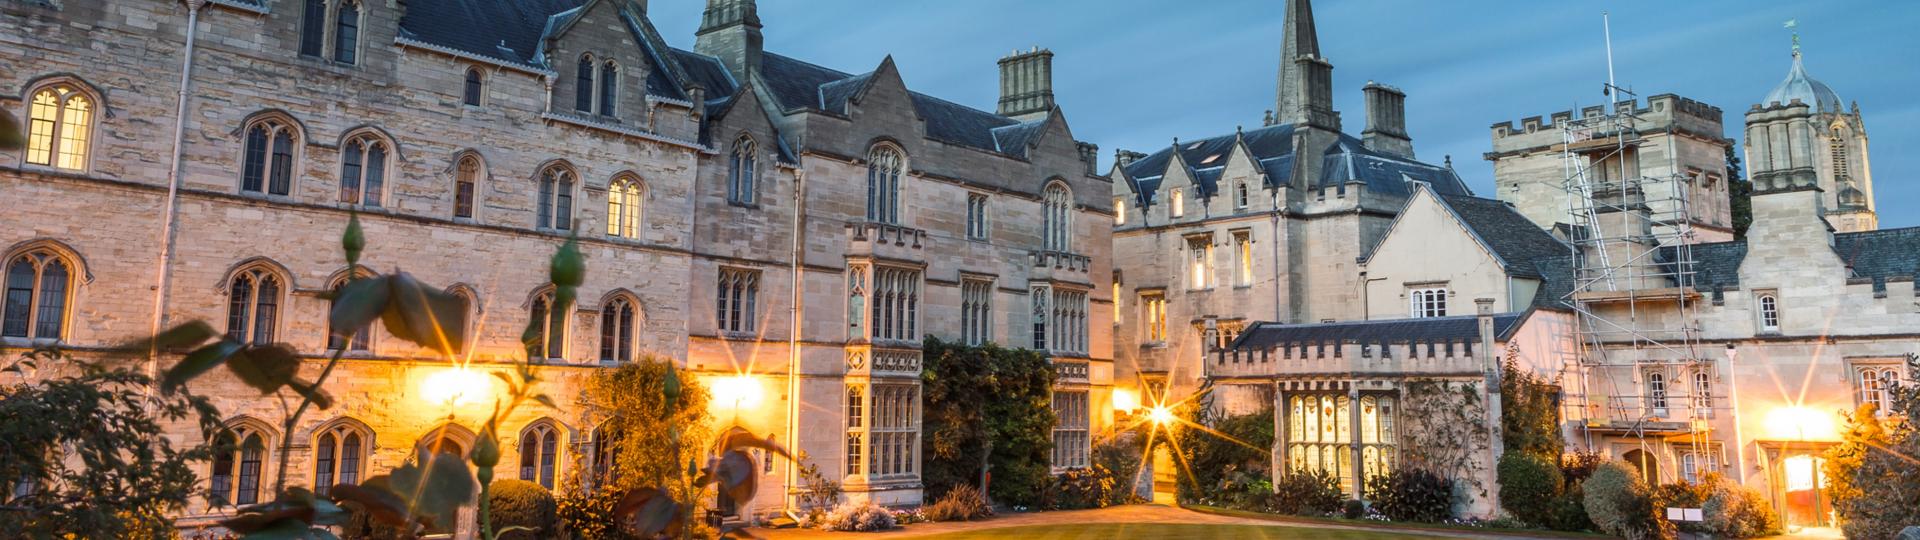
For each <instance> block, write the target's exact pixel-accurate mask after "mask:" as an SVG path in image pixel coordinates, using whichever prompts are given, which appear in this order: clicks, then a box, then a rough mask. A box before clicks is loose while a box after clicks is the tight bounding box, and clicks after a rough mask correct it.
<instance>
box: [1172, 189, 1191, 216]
mask: <svg viewBox="0 0 1920 540" xmlns="http://www.w3.org/2000/svg"><path fill="white" fill-rule="evenodd" d="M1167 212H1168V213H1169V214H1170V215H1171V216H1172V217H1175V218H1181V217H1186V215H1187V195H1186V193H1185V192H1182V191H1180V188H1173V189H1172V190H1170V193H1169V194H1168V196H1167Z"/></svg>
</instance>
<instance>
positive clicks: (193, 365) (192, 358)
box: [160, 340, 246, 391]
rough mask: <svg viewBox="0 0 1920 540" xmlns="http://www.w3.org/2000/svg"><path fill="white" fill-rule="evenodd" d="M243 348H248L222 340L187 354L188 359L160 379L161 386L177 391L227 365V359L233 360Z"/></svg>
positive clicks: (175, 365) (181, 360)
mask: <svg viewBox="0 0 1920 540" xmlns="http://www.w3.org/2000/svg"><path fill="white" fill-rule="evenodd" d="M243 348H246V345H242V344H240V343H239V342H236V341H228V340H221V341H218V342H215V343H213V344H212V345H207V346H205V347H201V348H199V349H194V351H193V352H191V353H187V357H186V358H182V359H180V363H178V364H174V365H173V367H172V368H171V369H168V370H167V374H166V375H165V376H162V377H161V379H160V381H161V382H160V386H161V388H165V389H168V390H169V391H171V390H174V389H177V388H179V387H180V385H183V384H186V383H187V381H191V380H193V378H194V377H199V376H200V375H201V374H204V373H206V372H207V371H208V370H211V369H213V368H214V367H215V366H218V365H220V364H224V363H226V362H227V359H229V358H232V357H233V354H234V353H237V352H240V349H243Z"/></svg>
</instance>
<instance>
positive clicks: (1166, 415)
mask: <svg viewBox="0 0 1920 540" xmlns="http://www.w3.org/2000/svg"><path fill="white" fill-rule="evenodd" d="M1147 418H1148V419H1150V420H1153V423H1155V424H1160V425H1163V426H1164V425H1167V424H1171V423H1173V410H1172V409H1168V408H1167V407H1166V406H1165V405H1157V406H1154V408H1153V409H1152V410H1150V411H1148V412H1147Z"/></svg>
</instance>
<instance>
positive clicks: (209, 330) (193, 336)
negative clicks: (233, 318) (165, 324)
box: [114, 321, 220, 355]
mask: <svg viewBox="0 0 1920 540" xmlns="http://www.w3.org/2000/svg"><path fill="white" fill-rule="evenodd" d="M218 335H220V332H219V331H216V330H214V329H213V326H212V325H209V324H207V323H206V321H192V322H187V323H182V324H180V325H179V326H175V327H173V328H168V329H166V330H163V331H161V332H160V333H158V334H154V335H153V337H150V338H145V339H136V340H133V341H129V342H126V343H122V344H120V345H118V346H115V347H114V349H115V351H116V352H118V353H119V354H122V355H141V354H147V351H165V350H170V349H180V348H186V347H192V346H195V345H199V344H201V343H203V342H205V341H207V340H208V339H212V338H213V337H214V336H218Z"/></svg>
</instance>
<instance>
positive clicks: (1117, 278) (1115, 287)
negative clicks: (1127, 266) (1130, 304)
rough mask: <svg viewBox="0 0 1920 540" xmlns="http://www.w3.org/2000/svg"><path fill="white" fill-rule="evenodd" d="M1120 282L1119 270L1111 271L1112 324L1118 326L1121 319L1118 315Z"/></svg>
mask: <svg viewBox="0 0 1920 540" xmlns="http://www.w3.org/2000/svg"><path fill="white" fill-rule="evenodd" d="M1120 284H1121V281H1120V271H1119V270H1115V271H1113V324H1114V326H1119V325H1120V321H1121V319H1122V317H1121V316H1120V305H1121V302H1120Z"/></svg>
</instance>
